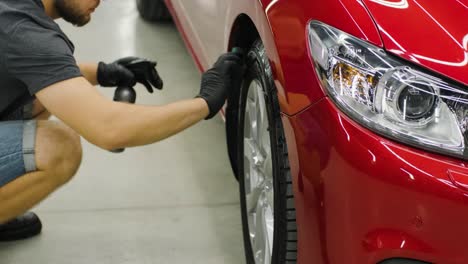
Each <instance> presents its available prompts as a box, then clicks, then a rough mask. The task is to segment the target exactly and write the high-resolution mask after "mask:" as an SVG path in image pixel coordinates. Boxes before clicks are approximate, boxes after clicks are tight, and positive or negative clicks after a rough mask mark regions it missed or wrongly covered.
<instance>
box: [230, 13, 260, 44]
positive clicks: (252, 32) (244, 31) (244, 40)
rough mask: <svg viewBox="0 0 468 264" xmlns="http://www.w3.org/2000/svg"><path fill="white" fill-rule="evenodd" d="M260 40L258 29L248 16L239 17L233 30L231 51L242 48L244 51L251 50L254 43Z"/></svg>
mask: <svg viewBox="0 0 468 264" xmlns="http://www.w3.org/2000/svg"><path fill="white" fill-rule="evenodd" d="M259 38H260V34H259V33H258V31H257V27H256V26H255V24H254V23H253V21H252V20H251V19H250V17H249V16H247V15H246V14H241V15H239V16H238V17H237V18H236V20H235V21H234V24H233V26H232V30H231V36H230V37H229V47H228V48H229V50H231V49H232V48H233V47H240V48H242V49H243V50H249V49H250V47H252V45H253V43H254V42H255V41H256V40H257V39H259Z"/></svg>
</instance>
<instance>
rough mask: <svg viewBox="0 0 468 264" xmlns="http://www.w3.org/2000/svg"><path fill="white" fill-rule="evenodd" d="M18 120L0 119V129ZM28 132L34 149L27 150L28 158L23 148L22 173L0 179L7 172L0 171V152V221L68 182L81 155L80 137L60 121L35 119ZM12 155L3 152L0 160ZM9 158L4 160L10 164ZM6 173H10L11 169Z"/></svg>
mask: <svg viewBox="0 0 468 264" xmlns="http://www.w3.org/2000/svg"><path fill="white" fill-rule="evenodd" d="M19 122H21V121H17V122H4V123H0V133H1V131H2V127H3V128H4V127H6V126H13V124H16V125H17V124H18V123H19ZM22 123H24V124H29V125H31V124H36V121H26V122H22ZM25 127H26V125H25ZM25 131H26V130H25ZM30 136H32V137H33V139H35V144H34V147H33V148H34V151H33V152H31V153H34V158H33V159H32V161H31V156H30V155H28V149H23V154H24V155H23V159H24V163H23V164H24V166H25V168H24V169H23V170H24V171H25V172H26V174H24V175H15V176H16V178H14V179H12V178H8V179H7V180H5V178H4V179H3V183H2V176H3V177H6V176H5V175H7V173H6V171H2V168H5V167H6V166H2V163H1V162H2V157H1V156H0V223H3V222H6V221H8V220H10V219H12V218H14V217H16V216H18V215H21V214H22V213H24V212H26V211H27V210H28V209H30V208H32V207H33V206H35V205H36V204H38V203H39V202H40V201H42V200H43V199H45V198H46V197H47V196H48V195H49V194H51V193H52V192H53V191H55V190H56V189H58V188H59V187H60V186H62V185H63V184H65V183H66V182H68V181H69V180H70V179H71V178H72V177H73V176H74V175H75V174H76V172H77V170H78V168H79V166H80V163H81V156H82V150H81V142H80V137H79V136H78V135H77V134H76V133H75V132H74V131H73V130H72V129H70V128H68V127H67V126H65V125H63V124H61V123H60V122H55V121H37V129H36V133H35V135H30ZM23 137H24V139H23V143H25V144H27V142H28V139H27V137H28V135H27V133H25V134H24V136H23ZM33 141H34V140H33ZM10 143H11V142H2V137H0V146H2V144H3V146H7V144H10ZM5 149H8V148H5ZM31 153H29V154H31ZM0 154H1V153H0ZM14 157H15V155H14V154H9V155H7V156H4V157H3V159H4V160H3V162H5V159H11V158H14ZM9 162H10V163H8V164H11V162H13V161H12V160H10V161H9ZM34 163H35V164H34ZM10 169H11V168H10ZM2 173H4V175H2ZM8 173H9V174H11V170H9V171H8ZM10 177H11V175H10ZM5 181H7V182H5ZM1 184H4V185H3V186H1Z"/></svg>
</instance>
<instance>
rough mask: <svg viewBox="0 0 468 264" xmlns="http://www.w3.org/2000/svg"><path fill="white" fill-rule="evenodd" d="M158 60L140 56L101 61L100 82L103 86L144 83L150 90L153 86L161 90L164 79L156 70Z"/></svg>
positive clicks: (99, 69)
mask: <svg viewBox="0 0 468 264" xmlns="http://www.w3.org/2000/svg"><path fill="white" fill-rule="evenodd" d="M156 65H157V63H156V62H153V61H149V60H145V59H142V58H138V57H126V58H123V59H119V60H117V61H115V62H113V63H109V64H106V63H104V62H100V63H99V66H98V75H97V78H98V82H99V84H100V85H101V86H103V87H115V86H127V87H133V86H135V84H136V83H137V82H138V83H141V84H143V85H144V86H145V87H146V89H147V90H148V92H150V93H153V88H152V87H155V88H156V89H159V90H161V89H162V88H163V81H162V79H161V78H160V77H159V74H158V72H157V71H156Z"/></svg>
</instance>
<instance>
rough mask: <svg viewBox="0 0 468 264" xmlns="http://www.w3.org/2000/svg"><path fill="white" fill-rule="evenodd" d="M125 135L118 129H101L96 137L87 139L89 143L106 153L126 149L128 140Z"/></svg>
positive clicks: (128, 143)
mask: <svg viewBox="0 0 468 264" xmlns="http://www.w3.org/2000/svg"><path fill="white" fill-rule="evenodd" d="M125 134H126V133H123V132H122V130H119V129H106V128H101V130H100V131H99V132H98V133H97V135H96V136H91V137H90V138H89V142H90V143H91V144H93V145H95V146H97V147H99V148H101V149H104V150H108V151H112V150H116V149H121V148H126V147H128V146H129V145H130V138H129V136H128V135H125Z"/></svg>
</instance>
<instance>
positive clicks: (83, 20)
mask: <svg viewBox="0 0 468 264" xmlns="http://www.w3.org/2000/svg"><path fill="white" fill-rule="evenodd" d="M78 1H79V0H78ZM75 2H76V0H55V1H54V6H55V9H56V10H57V12H58V14H59V15H60V16H61V17H62V18H63V19H65V21H67V22H70V23H72V24H73V25H75V26H78V27H82V26H84V25H86V24H88V22H89V21H90V20H91V16H90V15H89V14H81V13H80V11H79V10H78V7H77V6H76V4H75Z"/></svg>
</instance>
